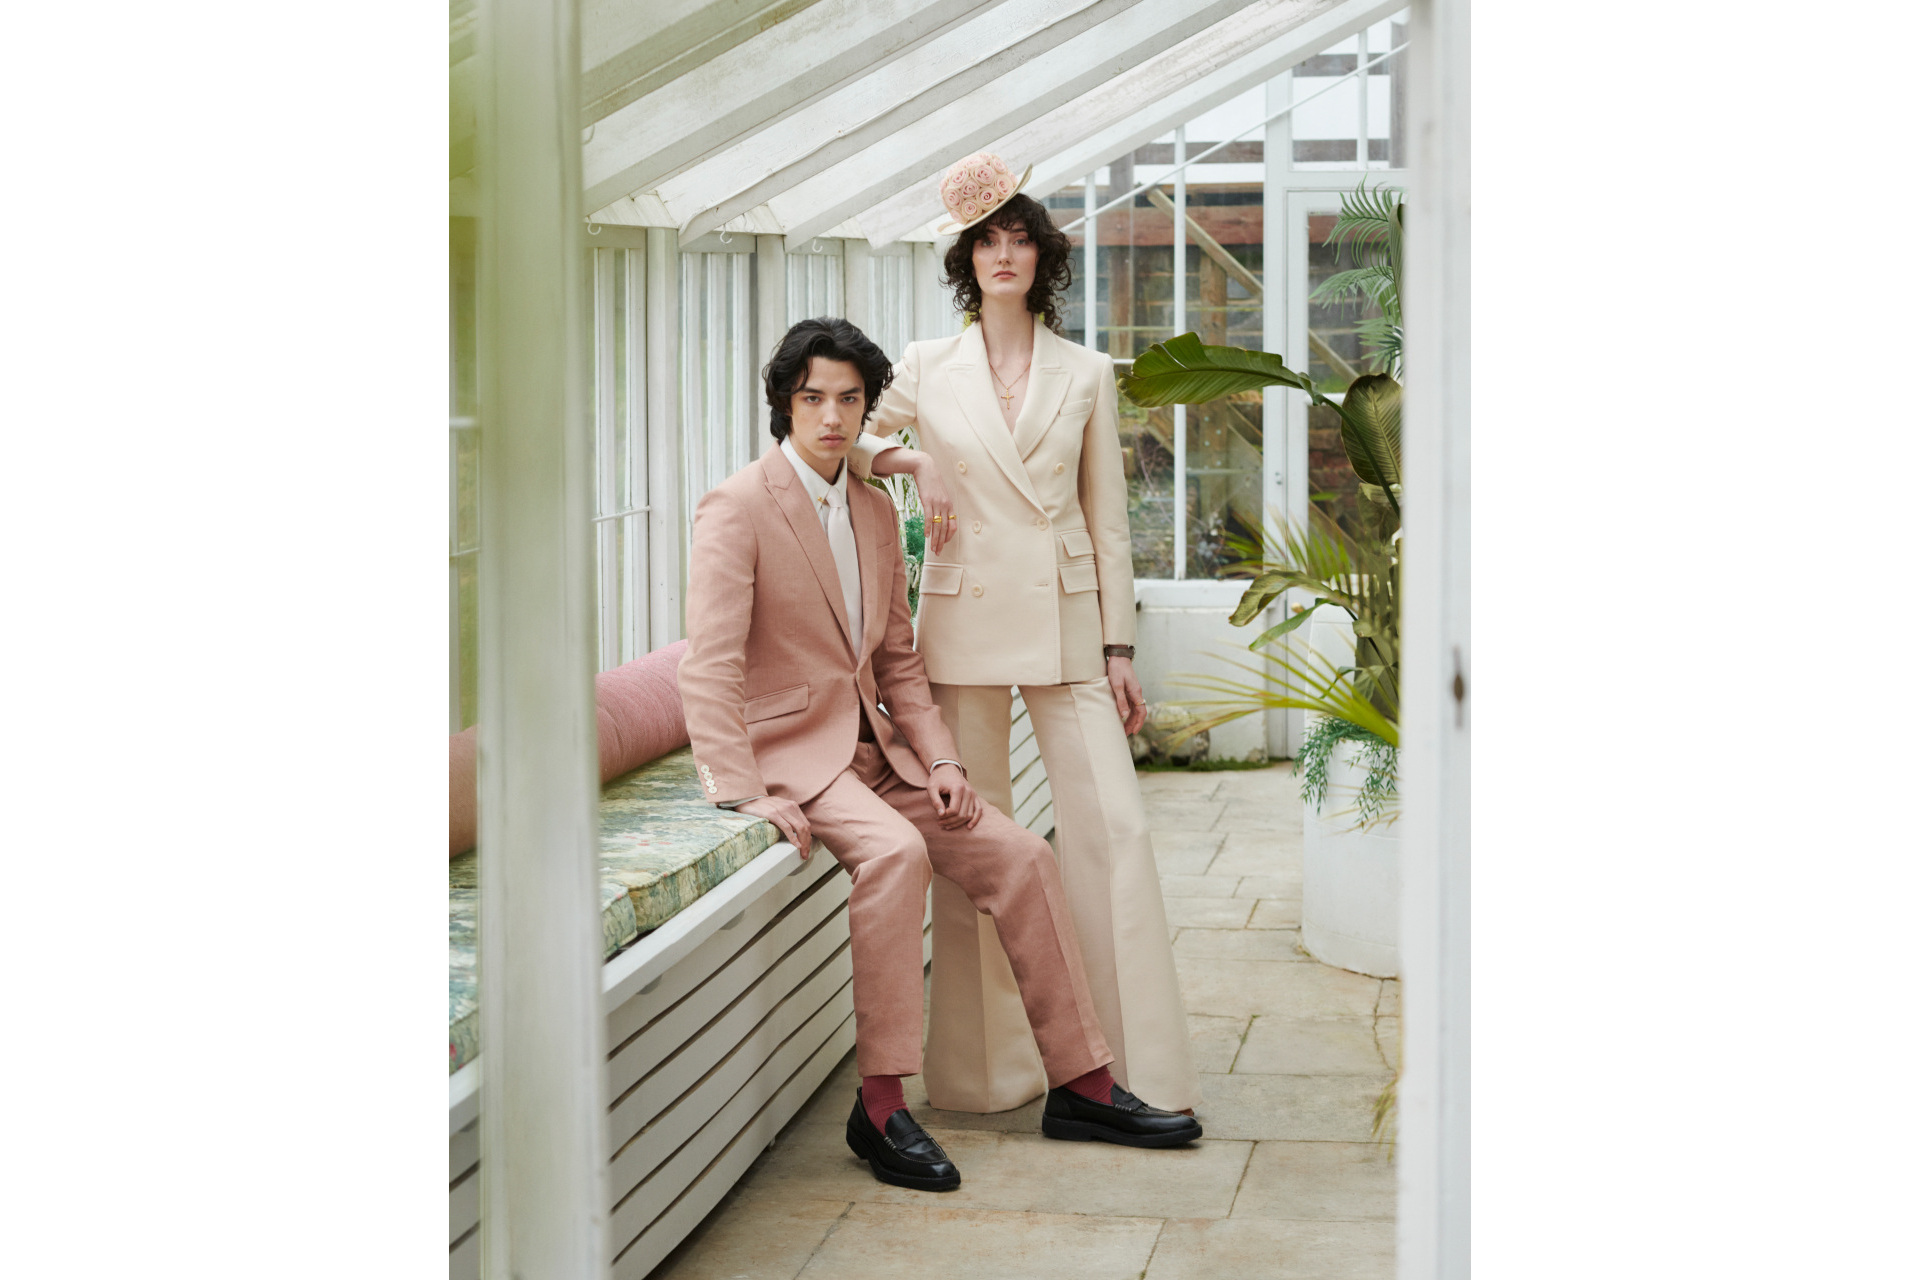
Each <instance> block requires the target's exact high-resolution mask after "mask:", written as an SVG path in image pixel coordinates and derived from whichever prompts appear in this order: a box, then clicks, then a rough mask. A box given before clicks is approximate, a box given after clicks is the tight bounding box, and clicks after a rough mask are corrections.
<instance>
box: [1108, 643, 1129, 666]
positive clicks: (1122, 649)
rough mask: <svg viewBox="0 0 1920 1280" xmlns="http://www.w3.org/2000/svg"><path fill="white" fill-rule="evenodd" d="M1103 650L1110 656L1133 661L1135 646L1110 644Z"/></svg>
mask: <svg viewBox="0 0 1920 1280" xmlns="http://www.w3.org/2000/svg"><path fill="white" fill-rule="evenodd" d="M1101 652H1103V653H1104V654H1106V656H1107V657H1109V658H1125V659H1126V660H1127V661H1128V662H1132V661H1133V646H1132V645H1130V644H1110V645H1108V646H1107V647H1106V648H1105V649H1103V650H1102V651H1101Z"/></svg>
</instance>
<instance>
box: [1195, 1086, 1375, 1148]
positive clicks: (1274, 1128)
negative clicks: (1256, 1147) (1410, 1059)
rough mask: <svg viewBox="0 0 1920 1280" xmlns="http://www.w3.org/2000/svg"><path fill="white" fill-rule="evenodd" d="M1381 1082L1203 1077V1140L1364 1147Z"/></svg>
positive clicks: (1201, 1113)
mask: <svg viewBox="0 0 1920 1280" xmlns="http://www.w3.org/2000/svg"><path fill="white" fill-rule="evenodd" d="M1385 1084H1386V1079H1385V1077H1383V1076H1255V1075H1242V1074H1240V1073H1239V1072H1234V1073H1233V1074H1230V1075H1203V1076H1201V1077H1200V1092H1201V1096H1202V1097H1203V1098H1204V1099H1205V1106H1204V1107H1202V1108H1200V1118H1201V1120H1202V1121H1203V1122H1204V1124H1205V1125H1206V1130H1207V1140H1208V1141H1212V1140H1214V1139H1244V1140H1251V1141H1256V1142H1271V1141H1280V1142H1367V1141H1370V1140H1371V1139H1372V1137H1373V1101H1374V1099H1375V1098H1377V1097H1379V1096H1380V1090H1381V1089H1382V1088H1383V1087H1384V1086H1385Z"/></svg>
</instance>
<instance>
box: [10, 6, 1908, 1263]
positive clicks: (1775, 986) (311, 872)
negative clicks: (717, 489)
mask: <svg viewBox="0 0 1920 1280" xmlns="http://www.w3.org/2000/svg"><path fill="white" fill-rule="evenodd" d="M1828 13H1829V14H1830V16H1825V17H1823V18H1822V19H1821V20H1820V21H1817V22H1815V21H1811V20H1809V18H1808V16H1807V13H1806V11H1805V10H1804V8H1803V7H1801V6H1788V5H1784V4H1763V5H1757V6H1747V7H1746V8H1743V9H1730V8H1728V7H1727V6H1725V5H1710V4H1705V3H1698V2H1689V3H1683V4H1668V5H1663V6H1660V7H1659V8H1658V9H1656V10H1651V11H1648V10H1632V11H1622V10H1617V9H1612V10H1610V9H1606V8H1595V7H1593V6H1578V7H1573V6H1543V5H1537V4H1525V3H1520V2H1519V0H1482V3H1480V4H1478V5H1477V6H1476V10H1475V28H1476V37H1475V52H1474V58H1475V68H1474V94H1475V105H1474V113H1475V121H1476V126H1475V138H1474V149H1475V175H1476V176H1475V188H1474V200H1475V214H1476V229H1477V234H1476V247H1475V254H1476V269H1475V273H1474V286H1473V287H1474V303H1475V322H1474V349H1475V352H1476V353H1477V359H1476V362H1475V382H1476V386H1477V391H1478V393H1477V395H1476V398H1475V422H1474V450H1475V470H1474V538H1475V550H1476V554H1475V563H1474V581H1475V584H1476V585H1475V596H1474V635H1475V650H1476V655H1475V663H1474V666H1475V675H1476V706H1475V712H1474V728H1475V734H1474V740H1475V744H1476V745H1475V760H1474V774H1475V801H1476V803H1475V868H1474V875H1475V896H1474V965H1475V991H1474V1018H1475V1038H1474V1071H1475V1092H1474V1120H1475V1129H1474V1140H1475V1159H1474V1162H1475V1186H1474V1209H1475V1241H1476V1251H1475V1252H1476V1257H1475V1262H1476V1270H1477V1272H1478V1274H1480V1275H1481V1276H1483V1277H1508V1276H1512V1277H1526V1278H1528V1280H1532V1278H1534V1277H1539V1276H1547V1275H1551V1276H1555V1277H1575V1276H1596V1277H1598V1276H1605V1277H1609V1280H1612V1278H1614V1277H1619V1276H1622V1275H1634V1276H1668V1275H1671V1276H1686V1277H1697V1276H1701V1275H1737V1276H1741V1277H1761V1276H1795V1277H1799V1276H1805V1275H1809V1274H1819V1275H1836V1276H1851V1275H1875V1274H1887V1273H1888V1272H1889V1271H1891V1270H1893V1269H1896V1268H1898V1267H1900V1266H1911V1258H1912V1241H1911V1234H1912V1233H1911V1228H1910V1227H1909V1226H1908V1225H1907V1221H1908V1220H1909V1219H1910V1218H1911V1216H1912V1208H1913V1205H1914V1204H1915V1203H1916V1202H1920V1194H1917V1193H1916V1188H1915V1185H1914V1176H1913V1173H1912V1169H1913V1167H1914V1158H1913V1157H1914V1152H1915V1149H1916V1137H1920V1134H1917V1133H1916V1126H1915V1123H1914V1119H1913V1111H1914V1109H1913V1105H1912V1101H1911V1096H1910V1092H1911V1084H1912V1079H1913V1059H1914V1054H1913V1048H1914V1031H1913V1015H1912V1007H1913V990H1914V978H1915V967H1916V966H1915V964H1914V950H1915V948H1914V943H1913V938H1914V936H1915V931H1914V926H1913V914H1914V903H1915V902H1916V900H1920V873H1916V858H1915V845H1916V841H1915V840H1914V838H1913V835H1912V827H1913V819H1912V817H1911V814H1910V813H1909V812H1908V809H1909V806H1908V803H1907V797H1908V796H1909V795H1910V794H1911V793H1912V791H1913V782H1912V780H1913V776H1914V767H1913V766H1914V763H1915V761H1914V756H1913V750H1912V746H1911V726H1912V724H1913V721H1914V714H1915V711H1916V705H1915V704H1916V694H1915V682H1914V677H1913V660H1914V659H1913V654H1914V644H1913V640H1912V636H1913V621H1914V609H1913V602H1912V601H1913V591H1914V587H1913V583H1914V580H1915V576H1916V574H1915V562H1914V555H1913V546H1914V542H1913V537H1912V532H1911V527H1910V520H1909V519H1908V512H1909V510H1910V507H1911V504H1910V499H1908V497H1907V492H1908V491H1909V490H1910V489H1911V487H1912V485H1913V483H1914V476H1915V470H1916V468H1915V465H1914V464H1915V461H1916V457H1915V455H1916V452H1917V451H1920V449H1917V447H1916V431H1915V426H1916V423H1915V417H1916V415H1915V413H1914V411H1913V409H1912V407H1911V392H1910V390H1909V388H1908V386H1907V378H1906V376H1905V375H1906V371H1907V369H1908V367H1909V366H1910V365H1911V364H1912V352H1913V349H1914V337H1915V332H1914V330H1915V325H1914V320H1913V286H1914V271H1913V266H1912V260H1913V255H1912V251H1911V243H1910V242H1911V238H1912V237H1911V232H1910V231H1909V230H1908V225H1907V224H1908V223H1909V222H1910V221H1911V217H1912V209H1913V207H1914V201H1913V198H1912V196H1913V192H1912V191H1911V189H1910V186H1911V184H1910V183H1909V182H1908V180H1907V176H1906V175H1907V173H1908V171H1909V168H1910V165H1909V164H1908V163H1907V157H1909V156H1910V155H1911V153H1912V150H1913V131H1912V127H1911V120H1912V118H1913V114H1914V113H1913V104H1912V102H1911V99H1910V97H1909V84H1910V82H1911V77H1910V76H1909V75H1907V74H1906V72H1905V71H1904V70H1903V68H1904V66H1905V65H1906V62H1907V61H1910V59H1909V58H1907V53H1908V52H1910V50H1911V49H1912V48H1913V47H1914V37H1915V35H1916V34H1920V31H1917V30H1916V28H1917V27H1920V20H1917V19H1916V17H1915V15H1914V11H1913V10H1912V9H1911V7H1908V6H1900V5H1896V4H1892V3H1867V4H1858V5H1853V6H1849V7H1847V8H1846V9H1845V10H1844V11H1840V10H1829V11H1828ZM1629 14H1630V15H1631V16H1633V17H1638V16H1639V15H1641V14H1649V15H1651V16H1650V18H1649V20H1647V21H1641V22H1629V21H1627V20H1626V18H1627V16H1629ZM444 24H445V16H444V11H443V10H440V9H436V8H433V7H431V6H429V7H426V8H424V9H422V10H421V11H419V12H413V11H410V10H409V9H408V8H407V7H405V6H401V7H398V8H396V7H394V6H391V5H373V4H367V3H349V4H348V5H346V6H344V7H343V6H340V5H335V6H333V7H331V8H330V9H329V10H328V11H327V13H326V15H325V18H324V19H323V20H318V21H316V20H315V19H314V18H313V16H312V15H311V14H310V13H307V12H305V11H300V12H292V11H288V12H284V13H283V12H279V11H275V10H272V9H261V8H259V7H258V6H241V5H238V4H228V3H221V4H213V3H201V4H196V5H191V6H188V7H186V8H182V7H179V6H174V7H169V8H165V9H154V8H152V7H151V6H135V5H130V4H125V3H119V4H108V5H104V6H89V7H87V8H85V9H81V10H68V9H60V8H57V7H50V6H37V7H29V8H27V9H25V10H23V11H21V12H20V13H17V14H14V15H12V16H11V21H10V29H9V40H8V52H9V54H10V55H11V56H10V57H9V58H8V62H9V64H10V65H9V66H8V68H7V75H5V76H4V77H0V106H3V107H4V113H5V118H6V119H7V120H8V121H9V124H10V127H9V135H10V143H9V152H10V157H9V158H10V164H9V171H10V176H11V177H12V179H13V181H12V182H11V183H10V184H9V187H10V193H9V195H8V197H7V200H6V202H5V204H4V205H0V232H3V234H4V244H5V246H6V250H5V251H6V255H7V259H8V264H7V284H6V293H7V306H6V308H5V319H4V324H5V329H6V332H5V333H4V335H0V352H4V356H3V357H0V359H4V366H0V369H3V372H0V398H3V399H0V421H4V422H5V424H6V437H5V438H6V444H7V448H6V452H5V465H4V466H0V522H3V526H0V527H3V528H4V536H5V540H6V548H7V557H6V559H7V570H6V578H5V582H6V597H5V598H6V605H7V608H6V616H7V625H6V626H5V627H4V628H3V629H0V662H4V671H5V677H6V684H7V695H6V710H5V714H4V717H3V718H0V723H4V725H5V729H6V732H5V734H4V737H0V743H4V753H5V756H4V760H0V779H4V786H5V802H4V805H0V848H3V849H4V850H5V859H4V863H0V866H4V882H3V883H4V892H0V972H3V973H4V974H5V975H6V978H5V981H6V988H7V990H6V1006H5V1007H6V1009H7V1011H8V1014H9V1019H8V1027H7V1037H6V1039H7V1051H6V1052H5V1054H4V1055H0V1085H3V1086H4V1088H5V1095H6V1097H7V1098H8V1100H9V1103H10V1107H9V1117H8V1123H7V1126H6V1135H7V1136H6V1148H7V1154H8V1158H7V1160H6V1161H5V1167H4V1172H0V1178H4V1179H5V1182H6V1186H5V1188H4V1202H5V1203H6V1204H7V1205H8V1206H9V1208H10V1210H11V1212H10V1213H9V1215H8V1218H9V1248H8V1257H9V1263H10V1266H9V1270H14V1269H16V1268H17V1269H18V1272H19V1274H23V1275H51V1274H60V1275H67V1276H92V1275H115V1276H118V1275H123V1274H126V1273H128V1272H129V1271H132V1270H145V1271H154V1272H159V1273H171V1272H173V1271H175V1270H180V1271H182V1272H190V1273H191V1274H194V1275H196V1276H209V1277H211V1276H245V1277H256V1276H261V1275H274V1276H328V1277H333V1276H338V1275H343V1274H370V1275H437V1274H439V1271H438V1268H439V1267H441V1266H442V1265H444V1264H443V1262H442V1258H443V1256H444V1249H445V1237H444V1230H443V1228H444V1223H445V1219H444V1215H445V1204H446V1200H445V1194H446V1192H445V1164H444V1159H445V1147H444V1133H443V1132H442V1130H441V1127H440V1120H441V1111H442V1108H443V1107H444V1105H445V1093H444V1087H445V1075H444V1070H445V1069H444V1064H443V1062H442V1060H441V1057H440V1054H441V1053H442V1052H443V1049H442V1044H443V1039H442V1035H441V1025H442V1024H441V1018H442V1017H443V1015H444V1012H445V1004H444V998H445V987H444V982H445V978H444V972H445V970H444V965H445V945H444V933H443V929H444V921H443V918H442V915H441V911H442V909H443V902H444V896H443V887H444V886H443V881H442V878H441V867H440V861H439V854H438V848H439V840H440V838H441V832H442V830H443V827H442V824H443V823H444V820H445V819H444V812H443V810H442V809H441V808H440V804H441V794H442V793H441V790H440V788H441V786H442V783H443V774H442V772H441V770H442V768H443V757H442V755H441V751H442V745H441V738H442V735H443V734H444V732H445V709H444V698H445V689H446V679H445V668H444V663H445V638H444V629H445V626H446V621H445V620H446V609H445V595H444V593H445V575H444V572H443V569H442V567H441V566H442V560H441V557H442V556H443V555H444V545H443V544H444V537H445V529H446V521H445V513H444V511H443V510H442V506H441V504H442V503H443V502H444V500H445V493H446V484H445V466H446V461H445V456H444V453H445V426H444V422H443V419H444V412H445V396H446V372H445V370H446V364H445V358H446V353H445V330H446V301H445V298H446V281H445V271H446V267H445V263H446V253H445V239H444V237H445V226H446V224H445V221H444V217H445V208H446V206H445V200H446V196H445V191H446V188H445V183H444V174H445V163H446V161H445V132H444V131H445V128H446V114H445V112H446V107H445V104H446V70H445V68H446V34H445V25H444ZM1829 64H1830V65H1831V66H1832V67H1837V68H1846V69H1847V72H1846V74H1843V75H1839V76H1836V77H1831V78H1829V77H1827V76H1826V75H1825V74H1824V73H1822V74H1820V75H1818V76H1810V75H1809V74H1808V73H1809V72H1810V71H1815V70H1817V69H1818V68H1821V67H1825V66H1828V65H1829ZM1809 84H1816V85H1817V87H1815V88H1813V89H1809V88H1808V87H1807V86H1808V85H1809ZM1816 173H1817V174H1822V175H1826V177H1824V178H1822V179H1821V180H1820V181H1819V182H1818V183H1817V184H1816V183H1814V182H1811V181H1809V175H1812V174H1816ZM1843 174H1852V175H1857V176H1858V180H1853V181H1840V180H1836V179H1835V178H1834V177H1833V175H1843Z"/></svg>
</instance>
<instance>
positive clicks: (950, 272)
mask: <svg viewBox="0 0 1920 1280" xmlns="http://www.w3.org/2000/svg"><path fill="white" fill-rule="evenodd" d="M990 227H1005V228H1006V229H1007V230H1008V231H1025V232H1026V233H1027V234H1028V235H1030V236H1032V237H1033V243H1034V245H1035V246H1036V247H1037V248H1038V249H1039V250H1040V261H1039V262H1038V263H1036V264H1035V265H1034V269H1033V287H1032V288H1030V289H1028V290H1027V310H1029V311H1031V312H1033V313H1034V314H1035V315H1037V316H1039V317H1040V319H1041V321H1042V323H1044V324H1045V325H1046V326H1047V328H1049V329H1051V330H1053V331H1054V332H1055V333H1059V332H1060V308H1061V306H1062V299H1061V297H1060V295H1061V294H1062V293H1064V292H1065V291H1066V288H1067V286H1068V285H1070V284H1072V283H1073V242H1072V241H1070V240H1068V239H1067V233H1066V232H1064V231H1062V230H1060V228H1058V227H1056V226H1054V225H1053V219H1052V218H1051V217H1049V216H1048V214H1047V209H1046V206H1045V205H1043V204H1041V203H1040V202H1039V201H1038V200H1035V199H1034V198H1033V197H1032V196H1028V195H1016V196H1014V197H1013V198H1012V199H1011V200H1008V201H1007V202H1006V203H1005V204H1003V205H1001V206H1000V208H999V210H998V211H996V212H995V213H994V214H993V215H992V216H990V217H986V218H982V219H981V220H980V221H978V222H976V223H974V224H973V225H972V226H970V227H968V228H967V229H966V230H965V231H962V232H961V233H960V234H959V236H958V237H957V238H956V239H955V240H954V242H953V247H952V248H950V249H948V250H947V260H946V268H947V276H946V285H947V287H948V288H950V289H952V290H953V306H954V309H955V310H956V311H958V312H959V313H960V314H961V315H965V316H973V317H974V318H975V319H978V318H979V315H980V282H979V281H978V280H976V279H974V278H973V246H974V245H976V244H979V243H980V241H982V240H984V239H985V238H986V235H987V230H988V228H990Z"/></svg>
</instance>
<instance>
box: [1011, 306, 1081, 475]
mask: <svg viewBox="0 0 1920 1280" xmlns="http://www.w3.org/2000/svg"><path fill="white" fill-rule="evenodd" d="M1071 381H1072V380H1071V379H1070V378H1069V377H1068V376H1067V371H1066V369H1065V368H1064V367H1063V366H1062V365H1061V363H1060V339H1059V338H1057V337H1055V336H1054V333H1053V330H1051V329H1049V328H1047V326H1046V325H1044V324H1042V323H1040V317H1039V316H1035V317H1034V318H1033V376H1032V377H1031V378H1029V379H1028V380H1027V400H1026V403H1025V404H1023V405H1021V406H1020V416H1019V418H1017V419H1016V420H1015V421H1014V424H1013V448H1014V452H1015V453H1017V454H1019V455H1020V458H1021V460H1022V465H1021V474H1023V475H1024V474H1025V473H1026V466H1025V460H1026V459H1027V458H1030V457H1032V456H1033V451H1034V449H1035V448H1036V447H1037V446H1038V445H1039V443H1040V442H1041V441H1042V440H1044V439H1046V436H1047V428H1049V427H1051V426H1052V425H1053V418H1054V415H1055V414H1057V413H1059V412H1060V406H1061V404H1062V403H1064V402H1065V401H1066V398H1067V387H1068V386H1069V385H1070V383H1071Z"/></svg>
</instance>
